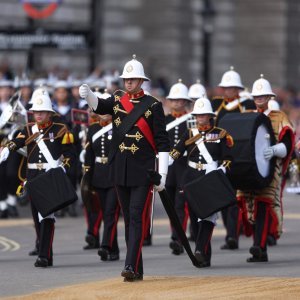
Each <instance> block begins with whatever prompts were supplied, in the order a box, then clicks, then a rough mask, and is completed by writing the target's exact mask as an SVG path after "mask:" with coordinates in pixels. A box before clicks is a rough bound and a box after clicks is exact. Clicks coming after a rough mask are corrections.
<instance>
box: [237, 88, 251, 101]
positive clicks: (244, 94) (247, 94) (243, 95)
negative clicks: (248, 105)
mask: <svg viewBox="0 0 300 300" xmlns="http://www.w3.org/2000/svg"><path fill="white" fill-rule="evenodd" d="M239 96H240V98H241V99H252V100H253V96H252V94H251V93H250V91H249V90H248V89H247V88H245V89H244V90H243V91H241V92H239Z"/></svg>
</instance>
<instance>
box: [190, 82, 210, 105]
mask: <svg viewBox="0 0 300 300" xmlns="http://www.w3.org/2000/svg"><path fill="white" fill-rule="evenodd" d="M188 96H189V97H190V98H191V99H193V100H196V99H199V98H202V97H204V98H207V94H206V90H205V87H204V86H203V85H202V84H201V83H200V79H198V80H197V81H196V83H194V84H192V85H191V86H190V88H189V92H188Z"/></svg>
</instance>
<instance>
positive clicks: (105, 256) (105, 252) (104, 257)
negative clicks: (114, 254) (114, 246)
mask: <svg viewBox="0 0 300 300" xmlns="http://www.w3.org/2000/svg"><path fill="white" fill-rule="evenodd" d="M98 255H99V256H100V259H101V260H102V261H107V259H108V255H109V251H108V249H106V248H104V247H100V249H99V250H98Z"/></svg>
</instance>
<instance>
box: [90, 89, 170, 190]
mask: <svg viewBox="0 0 300 300" xmlns="http://www.w3.org/2000/svg"><path fill="white" fill-rule="evenodd" d="M124 94H125V92H123V91H120V90H119V91H116V92H115V93H114V95H112V96H111V97H110V98H108V99H99V98H98V101H99V102H98V107H97V109H96V110H95V112H96V113H98V114H102V115H103V114H111V115H112V119H113V132H114V133H115V132H116V131H117V130H118V127H119V126H120V125H121V124H122V122H126V120H125V118H126V117H127V115H128V113H127V112H126V110H125V108H124V107H123V106H122V104H121V102H120V99H121V97H122V95H124ZM129 96H130V99H131V100H130V102H131V103H132V104H133V105H134V106H136V105H139V104H140V103H141V102H142V101H143V100H144V99H146V98H147V97H148V98H149V97H150V99H151V100H152V102H153V103H152V105H151V106H150V107H149V109H148V110H147V111H146V112H145V113H144V114H143V115H142V116H141V118H143V119H144V120H145V121H146V123H147V124H148V126H149V128H150V130H151V132H152V134H153V137H154V143H155V146H156V150H157V152H169V150H170V147H169V138H168V133H167V131H166V123H165V116H164V112H163V108H162V104H161V102H159V101H158V100H156V99H155V98H153V97H151V96H149V95H145V94H144V92H143V91H142V90H141V91H140V92H139V93H137V94H134V95H129ZM113 139H114V135H113ZM117 147H118V149H117V151H116V154H115V156H114V158H113V163H112V164H111V166H110V179H111V180H112V182H113V183H115V184H117V185H121V186H129V187H130V186H145V185H149V184H150V181H149V179H148V176H147V170H148V169H155V157H156V153H155V151H154V149H153V148H152V146H151V145H150V143H149V142H148V140H147V139H146V137H145V136H144V134H143V133H142V132H141V130H140V129H139V127H138V126H137V125H136V124H135V125H134V126H133V127H132V128H131V129H130V130H129V131H128V132H127V134H126V136H124V138H123V140H122V142H121V143H120V144H119V145H117Z"/></svg>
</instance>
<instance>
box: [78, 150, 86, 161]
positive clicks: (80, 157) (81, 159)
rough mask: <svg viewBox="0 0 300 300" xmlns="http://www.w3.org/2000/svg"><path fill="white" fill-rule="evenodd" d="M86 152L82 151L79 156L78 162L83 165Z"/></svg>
mask: <svg viewBox="0 0 300 300" xmlns="http://www.w3.org/2000/svg"><path fill="white" fill-rule="evenodd" d="M85 153H86V150H85V149H83V150H82V151H81V152H80V154H79V161H80V162H81V163H82V164H84V160H85Z"/></svg>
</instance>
